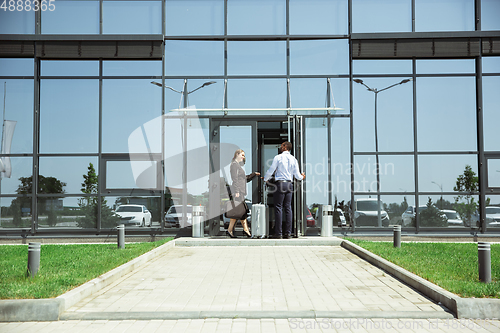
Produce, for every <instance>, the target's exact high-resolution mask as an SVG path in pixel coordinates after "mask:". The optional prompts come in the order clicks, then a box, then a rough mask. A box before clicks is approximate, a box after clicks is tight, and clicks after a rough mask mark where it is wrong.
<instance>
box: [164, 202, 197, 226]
mask: <svg viewBox="0 0 500 333" xmlns="http://www.w3.org/2000/svg"><path fill="white" fill-rule="evenodd" d="M186 207H187V211H186V219H187V221H186V223H187V224H186V225H181V224H182V214H183V210H182V205H173V206H170V208H169V209H168V210H167V213H166V214H165V226H166V227H167V228H170V227H173V228H184V227H187V226H190V225H191V224H192V221H191V218H192V215H193V206H192V205H187V206H186Z"/></svg>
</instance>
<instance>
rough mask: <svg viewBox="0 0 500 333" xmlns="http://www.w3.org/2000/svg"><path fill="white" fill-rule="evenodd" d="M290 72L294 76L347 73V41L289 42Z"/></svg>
mask: <svg viewBox="0 0 500 333" xmlns="http://www.w3.org/2000/svg"><path fill="white" fill-rule="evenodd" d="M290 72H291V74H294V75H297V74H306V75H307V74H321V75H328V74H346V73H348V72H349V45H348V40H347V39H338V40H312V41H291V42H290Z"/></svg>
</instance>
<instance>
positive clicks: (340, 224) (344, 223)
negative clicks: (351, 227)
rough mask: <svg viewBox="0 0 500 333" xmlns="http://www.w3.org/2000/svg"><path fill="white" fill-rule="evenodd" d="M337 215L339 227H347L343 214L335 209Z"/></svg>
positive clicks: (338, 209)
mask: <svg viewBox="0 0 500 333" xmlns="http://www.w3.org/2000/svg"><path fill="white" fill-rule="evenodd" d="M337 213H338V214H339V220H338V221H337V223H338V226H339V227H345V226H347V222H346V220H345V216H344V212H343V211H342V209H340V208H337Z"/></svg>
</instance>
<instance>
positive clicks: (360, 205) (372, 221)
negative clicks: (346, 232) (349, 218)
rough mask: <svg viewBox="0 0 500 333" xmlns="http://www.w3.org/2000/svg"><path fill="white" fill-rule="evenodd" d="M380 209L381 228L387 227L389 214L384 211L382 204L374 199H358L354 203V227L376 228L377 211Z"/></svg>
mask: <svg viewBox="0 0 500 333" xmlns="http://www.w3.org/2000/svg"><path fill="white" fill-rule="evenodd" d="M379 208H380V218H381V222H382V227H388V226H389V220H390V218H389V214H387V212H386V211H385V210H384V208H383V205H382V202H379V201H378V200H377V199H375V198H360V199H356V200H355V201H354V220H355V221H356V226H373V227H378V226H379V225H378V211H379Z"/></svg>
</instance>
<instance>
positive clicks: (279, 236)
mask: <svg viewBox="0 0 500 333" xmlns="http://www.w3.org/2000/svg"><path fill="white" fill-rule="evenodd" d="M269 238H271V239H282V238H283V237H281V235H271V236H270V237H269Z"/></svg>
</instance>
